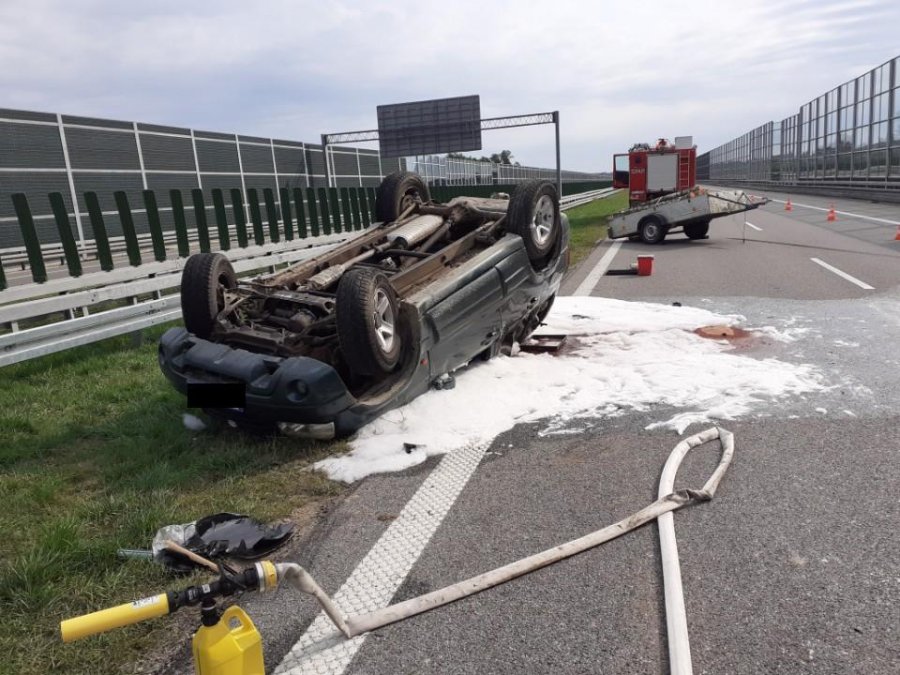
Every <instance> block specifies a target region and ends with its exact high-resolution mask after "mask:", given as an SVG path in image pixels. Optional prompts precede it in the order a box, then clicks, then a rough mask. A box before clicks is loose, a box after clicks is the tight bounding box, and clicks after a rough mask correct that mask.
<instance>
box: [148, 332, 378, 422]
mask: <svg viewBox="0 0 900 675" xmlns="http://www.w3.org/2000/svg"><path fill="white" fill-rule="evenodd" d="M159 365H160V368H161V369H162V371H163V374H164V375H165V376H166V378H168V380H169V381H170V382H171V383H172V384H173V385H174V386H175V388H176V389H178V391H180V392H181V393H182V394H187V393H188V386H189V385H192V384H216V383H221V384H225V383H228V384H234V383H243V384H244V392H245V402H244V405H243V407H240V408H216V409H215V410H213V411H212V412H213V414H215V415H216V416H219V417H223V418H225V419H229V420H233V421H234V422H236V423H237V424H238V425H241V424H242V423H243V424H244V425H246V426H247V427H250V428H256V429H266V428H271V430H273V431H274V429H275V428H276V427H277V428H278V429H279V430H280V431H282V432H283V433H285V434H287V435H291V436H302V437H312V438H334V437H340V436H346V435H349V434H351V433H353V432H354V431H356V430H357V429H358V428H359V427H360V426H362V425H363V424H365V423H366V422H367V421H368V420H369V419H370V417H371V416H372V414H371V413H372V412H374V411H369V410H368V409H367V406H361V405H360V404H359V402H358V401H357V399H356V398H355V397H354V396H353V395H352V394H351V393H350V391H349V390H348V389H347V386H346V385H345V384H344V381H343V380H342V379H341V377H340V375H338V373H337V371H336V370H335V369H334V368H332V367H331V366H330V365H328V364H327V363H323V362H322V361H318V360H316V359H311V358H308V357H304V356H296V357H291V358H282V357H277V356H270V355H266V354H257V353H254V352H249V351H247V350H244V349H237V348H233V347H229V346H227V345H223V344H218V343H215V342H210V341H208V340H202V339H200V338H198V337H196V336H194V335H192V334H191V333H189V332H188V331H186V330H185V329H184V328H171V329H169V330H168V331H166V332H165V333H164V334H163V336H162V338H161V339H160V342H159ZM367 413H369V414H367Z"/></svg>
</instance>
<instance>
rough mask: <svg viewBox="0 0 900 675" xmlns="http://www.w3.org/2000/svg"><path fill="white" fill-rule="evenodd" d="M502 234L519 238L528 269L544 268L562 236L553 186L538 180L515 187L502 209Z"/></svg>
mask: <svg viewBox="0 0 900 675" xmlns="http://www.w3.org/2000/svg"><path fill="white" fill-rule="evenodd" d="M506 231H507V232H511V233H513V234H517V235H519V236H520V237H522V241H523V243H524V244H525V251H526V252H527V253H528V259H529V260H530V261H531V266H532V267H534V268H535V269H536V270H541V269H543V268H545V267H546V266H547V264H548V263H549V262H550V261H551V260H552V259H553V256H555V255H556V252H557V250H558V249H559V244H560V235H561V233H562V219H561V216H560V211H559V194H558V193H557V192H556V186H555V185H553V183H549V182H547V181H544V180H540V179H532V180H526V181H522V182H521V183H519V184H518V185H516V188H515V190H514V191H513V193H512V197H510V200H509V207H508V208H507V210H506Z"/></svg>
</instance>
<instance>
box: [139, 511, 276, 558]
mask: <svg viewBox="0 0 900 675" xmlns="http://www.w3.org/2000/svg"><path fill="white" fill-rule="evenodd" d="M293 533H294V525H293V523H282V524H280V525H274V526H270V525H264V524H263V523H260V522H259V521H258V520H254V519H253V518H251V517H250V516H245V515H241V514H238V513H216V514H213V515H211V516H206V517H205V518H200V519H199V520H197V521H195V522H193V523H186V524H184V525H168V526H166V527H163V528H161V529H160V530H159V531H158V532H157V533H156V536H155V537H154V538H153V557H154V559H155V560H157V561H158V562H161V563H163V564H164V565H166V566H167V567H170V568H172V569H174V570H176V571H191V570H193V569H194V568H195V567H196V565H195V564H194V563H193V562H191V561H190V560H188V559H187V558H186V557H184V556H182V555H180V554H179V553H176V552H174V551H170V550H169V549H167V548H166V542H168V541H174V542H175V543H176V544H180V545H181V546H184V547H185V548H186V549H188V550H190V551H193V552H194V553H196V554H197V555H200V556H203V557H204V558H208V559H210V560H216V559H218V558H224V557H228V558H239V559H243V560H253V559H256V558H261V557H263V556H265V555H268V554H269V553H271V552H272V551H274V550H275V549H277V548H278V547H280V546H282V545H283V544H284V543H285V542H286V541H287V540H288V539H289V538H290V536H291V535H292V534H293Z"/></svg>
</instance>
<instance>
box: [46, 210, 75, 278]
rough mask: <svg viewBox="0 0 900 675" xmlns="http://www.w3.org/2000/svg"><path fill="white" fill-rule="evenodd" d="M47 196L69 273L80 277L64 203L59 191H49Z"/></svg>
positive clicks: (72, 236)
mask: <svg viewBox="0 0 900 675" xmlns="http://www.w3.org/2000/svg"><path fill="white" fill-rule="evenodd" d="M47 197H48V198H49V199H50V209H51V210H52V211H53V218H54V219H55V220H56V230H57V232H59V241H60V242H61V243H62V247H63V254H64V255H65V257H66V266H67V267H68V268H69V275H70V276H73V277H80V276H81V258H80V257H79V255H78V245H77V244H76V243H75V235H73V234H72V223H71V221H70V220H69V214H68V213H67V212H66V203H65V201H63V196H62V195H61V194H60V193H59V192H51V193H50V194H49V195H47Z"/></svg>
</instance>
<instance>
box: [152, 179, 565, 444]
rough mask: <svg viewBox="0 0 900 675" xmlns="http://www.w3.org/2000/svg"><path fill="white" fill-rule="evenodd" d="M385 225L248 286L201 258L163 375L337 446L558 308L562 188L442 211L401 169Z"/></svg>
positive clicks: (249, 423) (384, 189) (382, 208)
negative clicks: (236, 392)
mask: <svg viewBox="0 0 900 675" xmlns="http://www.w3.org/2000/svg"><path fill="white" fill-rule="evenodd" d="M376 217H377V220H378V221H380V222H379V223H378V224H377V225H374V226H372V227H371V228H369V229H368V230H367V231H365V232H362V233H360V234H358V235H356V236H353V237H352V238H351V239H349V240H348V241H346V242H344V243H342V244H339V245H337V246H335V247H333V248H331V249H330V250H328V251H327V252H325V253H323V254H321V255H319V256H316V257H314V258H311V259H309V260H305V261H302V262H300V263H297V264H295V265H293V266H291V267H289V268H287V269H285V270H281V271H278V272H276V273H273V274H266V275H263V276H259V277H256V278H253V279H250V280H243V279H242V280H238V279H237V278H236V276H235V273H234V271H233V269H232V268H231V265H230V263H229V262H228V259H227V258H226V257H225V256H224V255H223V254H221V253H199V254H196V255H193V256H191V257H190V258H189V259H188V260H187V263H186V265H185V268H184V271H183V274H182V280H181V304H182V314H183V317H184V325H185V327H184V328H172V329H170V330H168V331H167V332H166V333H165V334H164V335H163V336H162V338H161V341H160V345H159V363H160V367H161V368H162V371H163V373H164V374H165V376H166V377H167V378H168V379H169V380H170V381H171V382H172V384H173V385H174V386H175V387H176V388H177V389H179V390H180V391H181V392H182V393H189V389H190V388H191V387H192V386H198V385H201V386H202V385H207V386H209V385H221V384H226V385H228V386H229V387H231V388H232V389H233V388H234V387H240V388H241V389H242V390H243V391H242V397H241V398H242V401H241V405H239V406H233V407H218V408H214V409H212V408H210V409H207V413H209V414H210V415H212V416H215V417H219V418H225V419H227V420H230V421H231V422H232V423H233V424H234V425H236V426H238V427H241V428H244V429H247V430H251V431H256V432H263V433H276V432H278V431H281V432H284V433H287V434H289V435H296V436H306V437H315V438H333V437H341V436H346V435H349V434H351V433H353V432H354V431H356V430H357V429H359V428H360V427H361V426H363V425H364V424H365V423H366V422H368V421H370V420H371V419H373V418H374V417H376V416H378V415H380V414H381V413H382V412H384V411H386V410H388V409H390V408H394V407H397V406H400V405H403V404H404V403H407V402H409V401H410V400H412V399H413V398H415V397H416V396H419V395H420V394H422V393H424V392H425V391H427V390H428V389H429V387H430V386H432V384H434V383H439V382H441V381H442V378H445V376H446V374H448V373H451V372H452V371H453V370H455V369H457V368H459V367H461V366H463V365H465V364H466V363H468V362H469V361H471V360H472V359H474V358H476V357H482V358H490V357H492V356H494V355H496V354H498V353H500V352H501V351H503V350H507V349H509V348H511V346H512V345H513V344H514V343H515V342H521V341H523V340H524V339H525V338H526V337H527V336H528V335H529V334H530V333H531V332H532V331H534V330H535V329H536V328H537V327H538V326H539V325H540V323H541V321H542V320H543V319H544V317H545V316H546V315H547V312H548V311H549V310H550V306H551V305H552V304H553V299H554V297H555V295H556V292H557V291H558V289H559V285H560V282H561V280H562V276H563V274H564V272H565V270H566V266H567V262H568V223H567V220H566V218H565V216H564V215H562V214H561V213H560V209H559V195H558V194H557V190H556V188H555V186H554V185H553V184H552V183H549V182H546V181H540V180H530V181H525V182H523V183H520V184H519V185H518V186H517V187H516V189H515V190H514V192H513V193H512V196H511V197H510V198H509V199H493V198H492V199H484V198H473V197H457V198H454V199H452V200H451V201H449V202H447V203H446V204H439V203H435V202H433V201H432V200H431V199H430V196H429V192H428V187H427V185H426V184H425V183H424V182H423V181H422V180H421V179H420V178H419V177H418V176H417V175H415V174H412V173H408V172H399V173H396V174H391V175H390V176H387V177H386V178H385V179H384V180H383V181H382V183H381V185H380V186H379V188H378V191H377V198H376Z"/></svg>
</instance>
